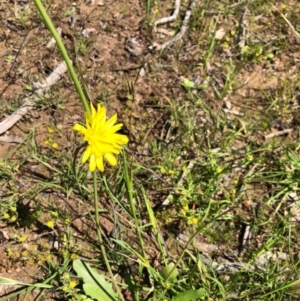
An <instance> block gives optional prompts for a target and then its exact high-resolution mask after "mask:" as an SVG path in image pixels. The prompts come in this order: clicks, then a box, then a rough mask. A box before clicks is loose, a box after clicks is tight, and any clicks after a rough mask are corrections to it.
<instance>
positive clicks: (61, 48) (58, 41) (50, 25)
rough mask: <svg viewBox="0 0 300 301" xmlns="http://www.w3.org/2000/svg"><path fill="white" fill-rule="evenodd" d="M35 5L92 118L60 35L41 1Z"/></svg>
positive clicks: (38, 0)
mask: <svg viewBox="0 0 300 301" xmlns="http://www.w3.org/2000/svg"><path fill="white" fill-rule="evenodd" d="M34 3H35V6H36V7H37V9H38V11H39V13H40V16H41V17H42V19H43V21H44V23H45V24H46V26H47V27H48V29H49V31H50V32H51V34H52V36H53V38H54V40H55V41H56V45H57V47H58V49H59V51H60V53H61V55H62V57H63V59H64V61H65V63H66V65H67V68H68V70H69V73H70V75H71V78H72V80H73V83H74V85H75V88H76V91H77V93H78V94H79V96H80V99H81V102H82V105H83V108H84V110H85V111H86V112H87V114H88V115H89V116H90V115H91V109H90V106H89V104H88V102H87V99H86V97H85V94H84V92H83V90H82V88H81V85H80V83H79V80H78V78H77V75H76V72H75V70H74V68H73V66H72V62H71V60H70V58H69V56H68V53H67V50H66V48H65V46H64V44H63V42H62V40H61V38H60V36H59V34H58V33H57V31H56V29H55V27H54V25H53V23H52V21H51V19H50V18H49V16H48V14H47V12H46V10H45V8H44V6H43V4H42V3H41V1H40V0H34Z"/></svg>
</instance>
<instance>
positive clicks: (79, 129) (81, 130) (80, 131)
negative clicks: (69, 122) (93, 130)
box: [73, 123, 86, 135]
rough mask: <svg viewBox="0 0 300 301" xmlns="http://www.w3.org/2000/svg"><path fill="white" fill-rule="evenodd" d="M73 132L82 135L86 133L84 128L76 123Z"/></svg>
mask: <svg viewBox="0 0 300 301" xmlns="http://www.w3.org/2000/svg"><path fill="white" fill-rule="evenodd" d="M73 131H77V132H79V133H82V134H83V135H85V133H86V128H85V127H84V126H82V125H81V124H79V123H76V124H75V125H74V126H73Z"/></svg>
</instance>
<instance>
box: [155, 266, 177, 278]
mask: <svg viewBox="0 0 300 301" xmlns="http://www.w3.org/2000/svg"><path fill="white" fill-rule="evenodd" d="M174 267H175V264H174V263H173V262H171V263H169V264H168V265H167V266H165V267H163V268H162V269H161V270H160V272H159V274H160V275H161V277H163V279H164V280H166V279H169V280H173V279H175V278H176V277H177V276H178V270H177V269H176V268H174ZM170 273H171V275H170ZM169 275H170V276H169Z"/></svg>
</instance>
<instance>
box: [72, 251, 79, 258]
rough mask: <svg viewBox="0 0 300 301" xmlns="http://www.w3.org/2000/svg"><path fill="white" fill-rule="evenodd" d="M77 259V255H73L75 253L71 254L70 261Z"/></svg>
mask: <svg viewBox="0 0 300 301" xmlns="http://www.w3.org/2000/svg"><path fill="white" fill-rule="evenodd" d="M78 258H79V256H78V255H77V254H75V253H72V254H71V259H72V260H75V259H78Z"/></svg>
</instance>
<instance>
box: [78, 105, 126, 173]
mask: <svg viewBox="0 0 300 301" xmlns="http://www.w3.org/2000/svg"><path fill="white" fill-rule="evenodd" d="M91 110H92V114H91V116H88V114H87V113H85V119H86V126H85V127H84V126H82V125H80V124H78V123H77V124H75V125H74V126H73V130H74V131H77V132H79V133H81V134H82V135H84V140H85V141H86V142H87V143H88V146H87V148H86V150H85V151H84V154H83V157H82V163H85V162H86V161H87V160H88V159H90V164H89V169H90V171H94V170H95V169H96V167H97V168H98V169H99V170H100V171H104V164H103V157H104V158H105V159H106V161H108V163H109V164H110V165H112V166H115V165H117V159H116V157H115V156H114V155H118V154H119V153H120V151H121V150H122V148H123V145H125V144H127V143H128V137H127V136H125V135H121V134H117V133H116V132H117V131H119V130H120V129H121V128H122V126H123V124H122V123H119V124H115V123H116V121H117V114H115V115H114V116H112V117H111V118H110V119H109V120H106V108H105V107H102V106H101V105H100V104H98V107H97V110H96V109H95V108H94V106H93V105H92V104H91Z"/></svg>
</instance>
